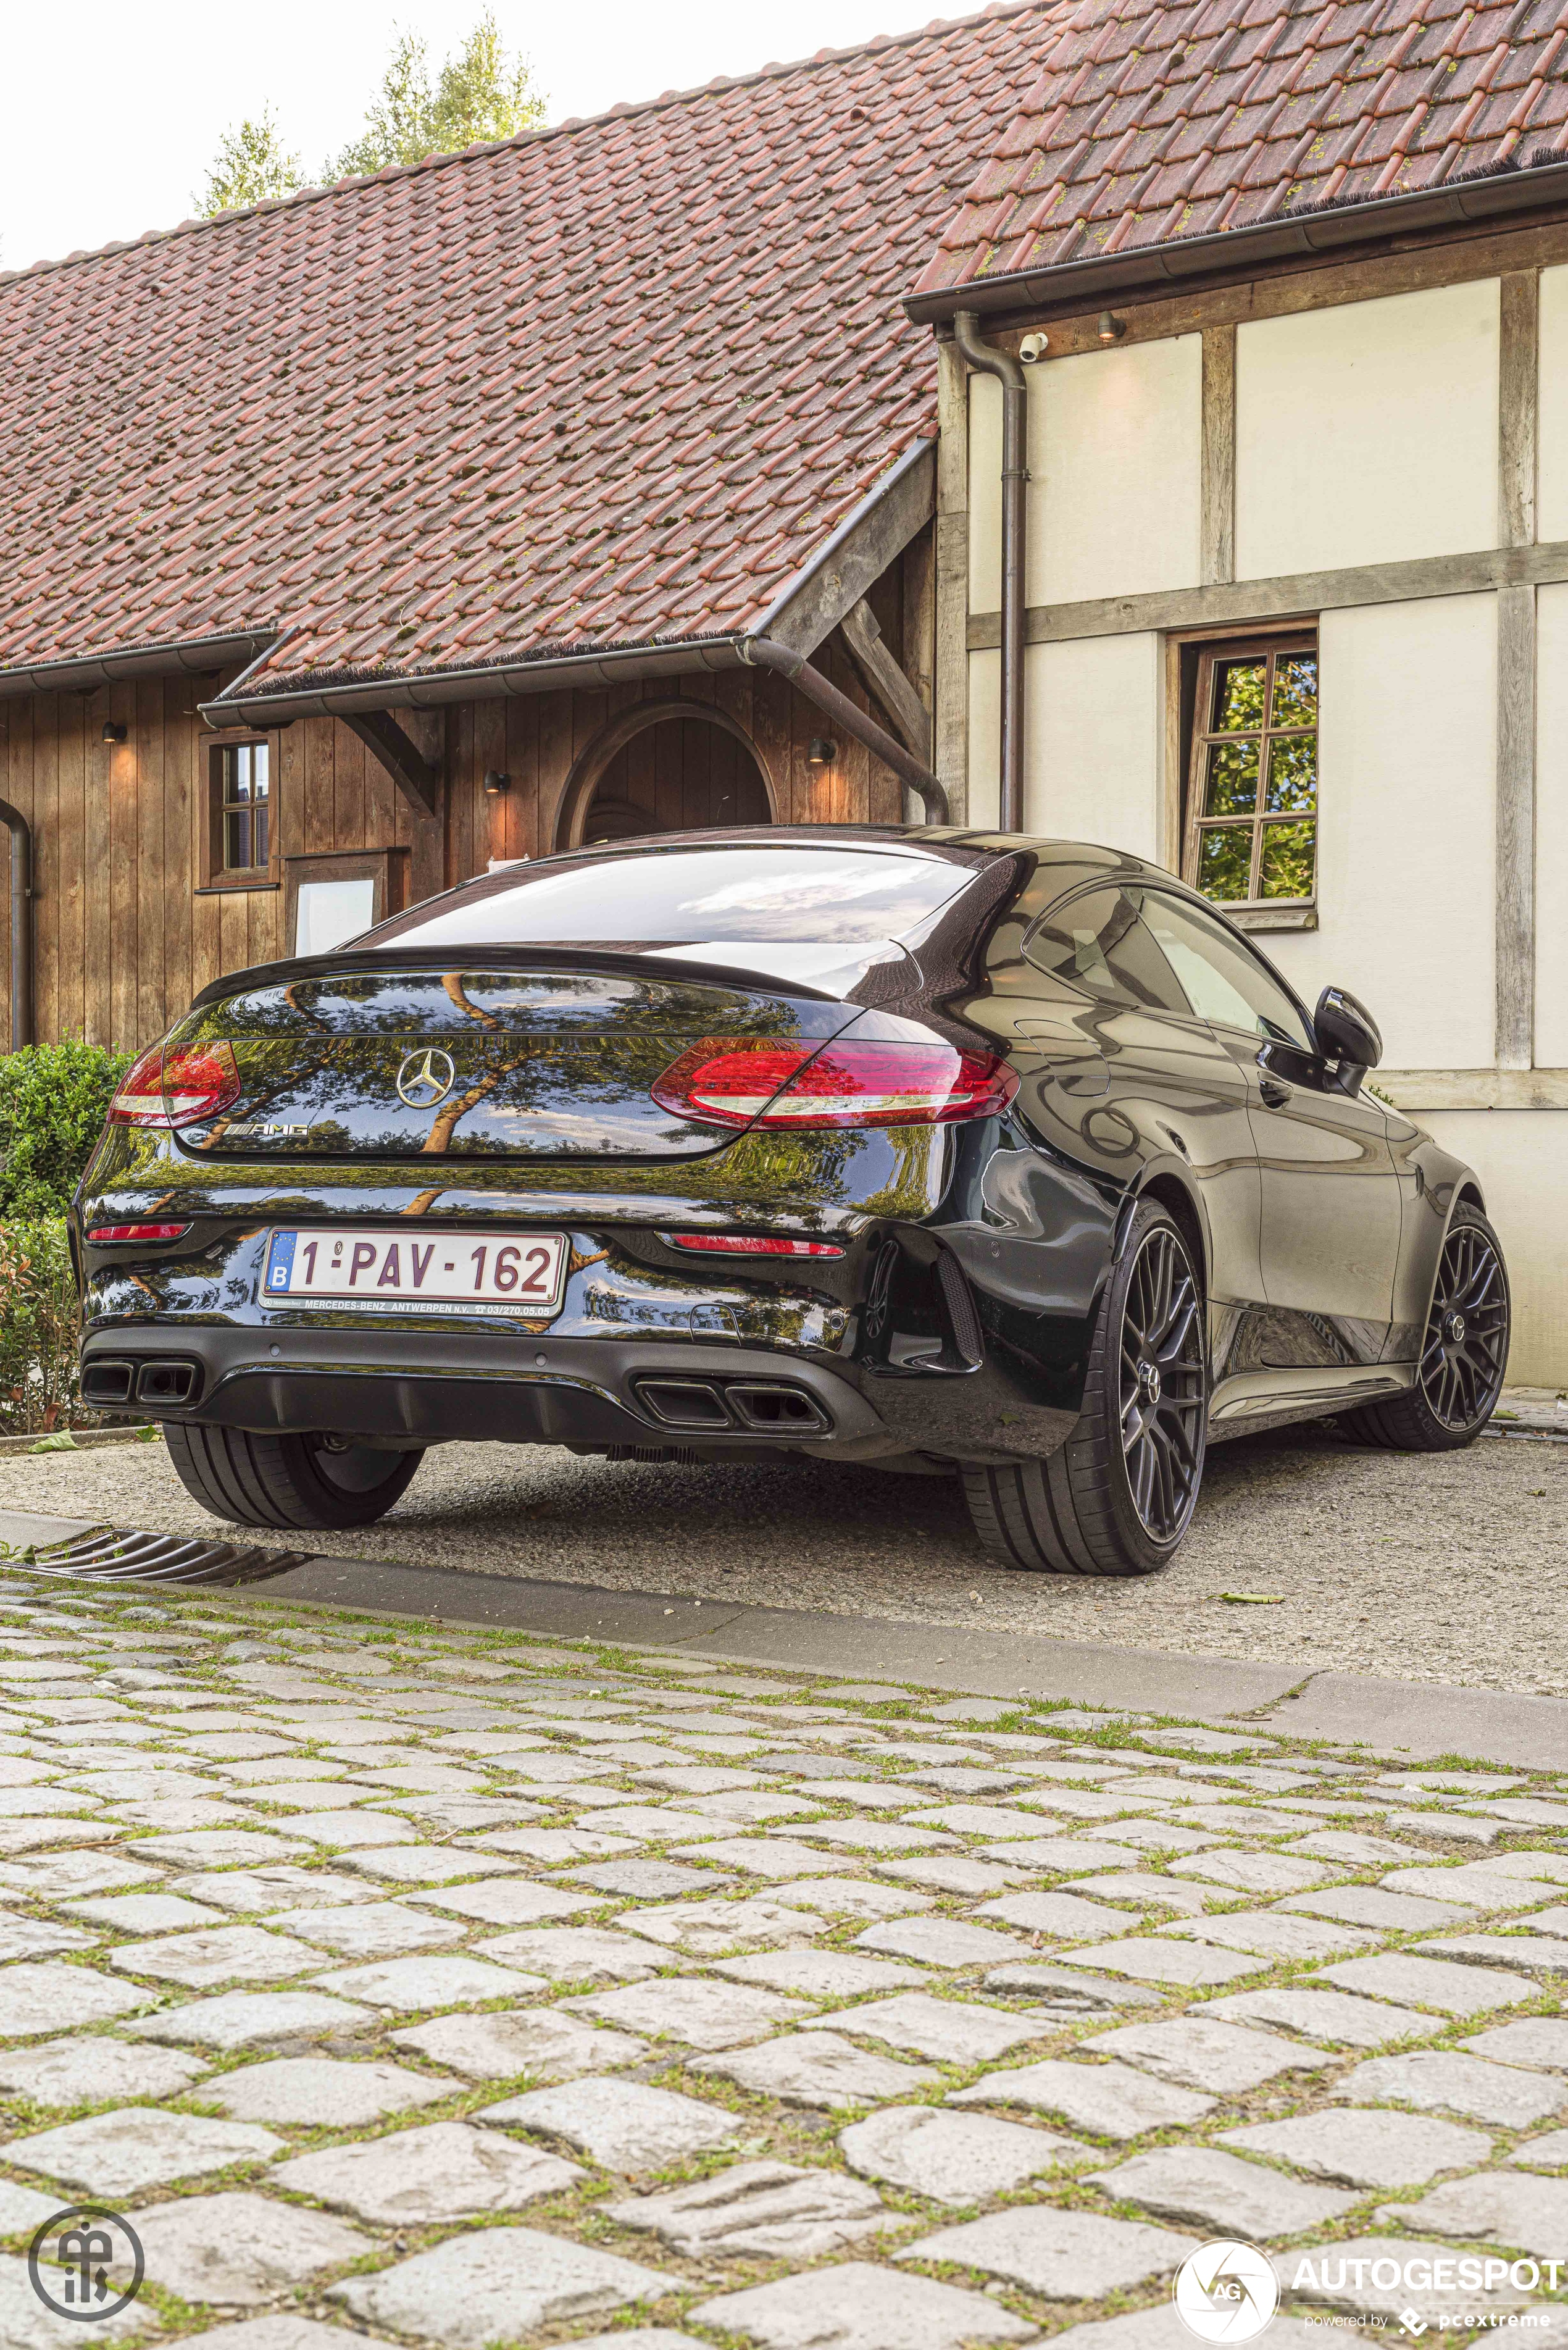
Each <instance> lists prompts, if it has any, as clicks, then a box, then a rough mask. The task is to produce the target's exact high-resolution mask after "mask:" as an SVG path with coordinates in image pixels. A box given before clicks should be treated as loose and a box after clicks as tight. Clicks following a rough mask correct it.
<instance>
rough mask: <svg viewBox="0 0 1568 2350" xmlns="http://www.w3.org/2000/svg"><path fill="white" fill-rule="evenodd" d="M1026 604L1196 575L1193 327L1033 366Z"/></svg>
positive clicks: (1149, 587) (1197, 361) (1198, 419)
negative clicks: (1185, 332) (1158, 338)
mask: <svg viewBox="0 0 1568 2350" xmlns="http://www.w3.org/2000/svg"><path fill="white" fill-rule="evenodd" d="M1028 383H1029V391H1030V400H1029V407H1030V436H1029V437H1030V443H1031V447H1030V455H1029V470H1030V473H1031V476H1032V480H1031V484H1030V492H1029V556H1028V570H1027V574H1026V577H1027V582H1028V587H1027V595H1028V600H1029V602H1030V603H1031V604H1066V603H1077V602H1079V601H1081V600H1083V599H1084V598H1088V597H1098V596H1144V595H1153V594H1155V593H1156V592H1157V591H1158V590H1159V589H1161V588H1166V587H1197V585H1198V581H1199V444H1200V442H1201V439H1202V427H1203V338H1202V337H1201V336H1200V335H1180V336H1176V337H1172V338H1168V339H1167V340H1165V341H1161V342H1152V343H1135V344H1132V345H1130V346H1126V345H1118V346H1115V347H1113V348H1110V349H1108V350H1103V351H1085V352H1084V353H1082V354H1080V355H1079V356H1077V357H1075V358H1073V359H1051V360H1047V361H1045V362H1044V364H1043V365H1041V366H1039V367H1034V368H1032V369H1030V370H1029V375H1028Z"/></svg>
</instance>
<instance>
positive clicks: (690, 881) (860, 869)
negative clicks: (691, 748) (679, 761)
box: [364, 843, 974, 947]
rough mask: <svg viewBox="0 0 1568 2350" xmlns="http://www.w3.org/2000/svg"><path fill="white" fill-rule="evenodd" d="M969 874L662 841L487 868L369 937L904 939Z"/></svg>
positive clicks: (884, 859)
mask: <svg viewBox="0 0 1568 2350" xmlns="http://www.w3.org/2000/svg"><path fill="white" fill-rule="evenodd" d="M973 879H974V871H973V868H972V867H968V868H966V867H965V866H963V865H958V864H949V863H947V862H946V861H945V860H943V859H940V858H925V857H899V856H888V855H885V854H881V855H879V854H877V853H876V852H874V851H869V850H866V849H854V848H813V847H798V846H794V845H792V846H790V847H784V846H782V845H781V846H780V847H777V848H768V847H754V846H753V845H752V844H750V843H747V844H746V845H745V846H743V847H733V848H729V847H725V848H717V847H715V848H693V849H667V850H665V851H663V852H661V853H656V854H654V855H651V856H648V857H627V856H620V857H608V858H587V859H584V860H583V861H582V862H581V863H566V862H565V861H564V860H563V861H560V862H557V861H556V860H554V859H552V860H551V861H550V862H549V863H547V864H540V865H538V866H533V867H530V866H527V865H519V866H517V867H516V868H512V869H509V870H508V871H506V872H504V873H493V874H489V875H487V876H486V877H485V878H484V879H483V880H481V881H476V882H473V883H472V884H471V885H470V886H469V888H467V889H462V890H459V891H456V892H454V893H453V894H452V896H451V897H449V898H443V899H440V900H439V901H438V902H437V904H435V905H434V906H432V907H431V910H430V911H429V912H428V913H425V912H423V911H422V910H420V909H418V908H416V909H415V910H413V911H412V913H410V914H405V915H402V916H400V918H398V919H397V920H394V921H390V922H385V923H383V924H382V925H381V926H380V928H379V930H375V931H370V932H369V934H368V936H367V938H366V940H365V941H364V943H365V944H366V945H368V946H375V947H390V946H392V945H394V944H395V945H397V946H399V947H445V946H606V947H607V946H617V947H628V946H632V947H637V946H675V945H679V946H698V945H708V944H715V945H718V944H723V945H744V944H755V945H761V944H763V943H765V942H775V941H786V942H789V943H798V944H803V945H804V944H809V945H818V946H867V945H871V944H873V943H875V942H876V941H879V940H883V939H892V940H899V941H902V940H905V939H907V938H909V937H910V936H912V935H913V934H915V933H916V932H918V931H921V930H923V929H924V927H925V926H926V924H927V923H928V922H929V920H930V919H931V917H932V915H933V914H935V913H936V912H937V911H938V910H939V909H940V908H941V907H942V906H944V905H946V904H947V902H948V900H949V899H951V898H955V897H957V895H958V893H959V892H960V890H961V889H964V888H966V887H967V885H968V884H969V883H970V882H971V881H972V880H973Z"/></svg>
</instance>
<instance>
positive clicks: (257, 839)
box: [251, 800, 268, 865]
mask: <svg viewBox="0 0 1568 2350" xmlns="http://www.w3.org/2000/svg"><path fill="white" fill-rule="evenodd" d="M267 830H268V827H267V812H266V802H265V800H264V801H263V802H262V804H261V806H260V807H258V808H255V809H254V810H253V811H252V814H251V854H252V856H253V857H254V859H255V862H256V863H257V864H258V865H265V863H266V860H267Z"/></svg>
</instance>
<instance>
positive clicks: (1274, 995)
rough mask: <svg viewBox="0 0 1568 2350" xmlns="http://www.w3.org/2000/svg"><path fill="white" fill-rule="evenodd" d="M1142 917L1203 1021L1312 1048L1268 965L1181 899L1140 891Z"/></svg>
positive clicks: (1304, 1049)
mask: <svg viewBox="0 0 1568 2350" xmlns="http://www.w3.org/2000/svg"><path fill="white" fill-rule="evenodd" d="M1143 907H1144V917H1145V920H1147V923H1148V926H1149V928H1150V930H1151V931H1152V932H1153V933H1154V936H1155V938H1156V939H1157V940H1158V942H1159V944H1160V946H1161V947H1162V948H1163V950H1164V951H1165V953H1166V955H1167V956H1168V959H1169V962H1170V964H1171V968H1172V969H1173V970H1174V971H1175V972H1176V975H1177V977H1178V978H1179V980H1180V982H1181V984H1182V986H1183V987H1184V988H1185V989H1186V991H1187V993H1188V996H1189V999H1190V1002H1191V1004H1192V1008H1193V1010H1194V1011H1195V1012H1196V1013H1197V1014H1198V1015H1199V1018H1200V1019H1203V1020H1212V1021H1215V1022H1217V1023H1218V1024H1219V1025H1220V1027H1221V1028H1244V1029H1247V1030H1249V1031H1250V1032H1251V1034H1252V1035H1258V1036H1262V1037H1263V1038H1264V1039H1266V1040H1267V1041H1268V1042H1270V1043H1272V1044H1280V1045H1294V1046H1295V1047H1296V1049H1297V1050H1298V1051H1300V1052H1303V1053H1314V1052H1315V1051H1316V1049H1317V1048H1316V1046H1315V1045H1314V1042H1313V1039H1312V1036H1311V1034H1310V1032H1309V1030H1308V1028H1307V1024H1306V1022H1305V1021H1304V1019H1303V1016H1302V1014H1301V1012H1300V1010H1299V1009H1298V1007H1297V1005H1296V1004H1295V1003H1294V1002H1293V999H1292V998H1291V996H1289V995H1288V994H1287V993H1286V992H1285V990H1284V988H1283V987H1282V985H1281V984H1280V982H1279V981H1278V980H1277V979H1276V978H1275V977H1274V975H1273V973H1272V971H1270V969H1269V967H1268V965H1267V964H1266V963H1265V962H1262V961H1261V960H1260V958H1259V957H1258V956H1257V955H1255V954H1253V953H1252V951H1251V949H1250V948H1249V947H1245V946H1243V945H1242V943H1241V940H1240V939H1233V938H1232V937H1231V933H1230V932H1229V931H1227V930H1225V929H1223V928H1222V927H1221V926H1220V923H1218V922H1217V921H1214V920H1212V919H1211V918H1210V916H1209V915H1208V914H1205V913H1204V912H1202V911H1201V910H1200V909H1199V908H1198V907H1196V906H1193V905H1190V904H1189V903H1188V901H1187V900H1186V899H1182V898H1171V897H1167V896H1166V894H1165V892H1164V891H1163V890H1160V889H1151V890H1149V891H1147V893H1146V895H1145V898H1144V901H1143Z"/></svg>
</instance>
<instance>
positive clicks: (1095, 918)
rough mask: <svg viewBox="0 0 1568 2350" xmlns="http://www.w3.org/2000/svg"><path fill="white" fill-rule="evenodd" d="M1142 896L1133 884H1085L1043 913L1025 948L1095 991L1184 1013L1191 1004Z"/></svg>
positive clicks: (1045, 967)
mask: <svg viewBox="0 0 1568 2350" xmlns="http://www.w3.org/2000/svg"><path fill="white" fill-rule="evenodd" d="M1140 896H1141V892H1139V893H1135V892H1134V891H1131V890H1128V889H1109V888H1107V889H1085V890H1083V891H1082V892H1080V894H1079V895H1078V896H1077V897H1076V898H1069V899H1066V900H1065V902H1064V903H1063V904H1061V905H1056V906H1053V907H1052V908H1051V909H1050V910H1049V911H1048V912H1047V913H1045V914H1043V915H1042V916H1041V918H1040V920H1039V921H1038V922H1037V923H1036V924H1035V926H1034V928H1033V931H1031V932H1030V933H1029V936H1028V938H1027V940H1026V941H1024V947H1023V951H1024V953H1025V954H1026V955H1027V956H1028V958H1029V960H1030V962H1032V963H1033V964H1034V965H1035V966H1036V968H1037V969H1038V970H1041V971H1048V972H1052V973H1054V976H1055V977H1056V978H1058V979H1064V980H1065V981H1066V982H1067V983H1068V985H1069V986H1071V987H1081V988H1083V989H1085V991H1086V993H1089V994H1090V995H1106V996H1111V997H1115V998H1116V999H1118V1000H1120V1001H1122V1002H1124V1003H1137V1004H1141V1005H1143V1006H1144V1008H1145V1009H1146V1010H1147V1011H1150V1012H1179V1013H1182V1014H1186V1013H1187V1011H1188V1009H1189V1007H1188V1004H1187V1003H1186V1000H1185V999H1184V997H1183V995H1182V993H1181V990H1180V988H1179V986H1178V985H1177V983H1176V980H1175V976H1174V974H1173V972H1172V971H1171V967H1170V965H1169V963H1168V962H1167V961H1166V959H1165V957H1164V955H1163V954H1161V952H1160V951H1159V948H1158V945H1157V944H1156V942H1155V941H1154V939H1153V937H1152V936H1151V935H1150V933H1149V931H1148V930H1147V928H1146V927H1145V924H1144V920H1143V916H1142V914H1141V912H1140V911H1139V899H1140Z"/></svg>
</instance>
